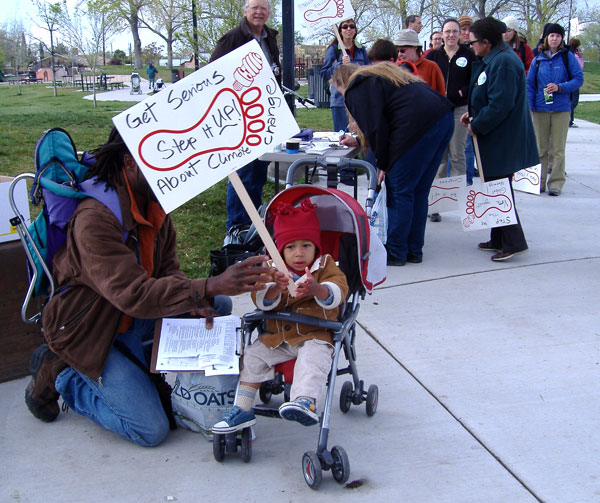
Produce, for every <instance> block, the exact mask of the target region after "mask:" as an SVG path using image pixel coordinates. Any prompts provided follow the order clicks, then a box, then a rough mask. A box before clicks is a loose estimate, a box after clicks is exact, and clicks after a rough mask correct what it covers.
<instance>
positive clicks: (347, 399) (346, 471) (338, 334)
mask: <svg viewBox="0 0 600 503" xmlns="http://www.w3.org/2000/svg"><path fill="white" fill-rule="evenodd" d="M310 167H323V168H326V169H327V171H328V173H330V176H329V177H328V178H329V179H328V187H331V188H334V190H335V191H336V193H337V192H339V191H337V190H336V189H335V185H336V184H335V183H334V182H333V179H332V176H331V173H332V171H334V170H335V171H336V172H337V169H339V168H341V167H345V168H346V167H351V168H354V169H355V170H357V169H359V168H362V169H365V170H366V171H367V174H368V176H369V190H368V195H367V202H366V205H365V206H366V214H367V217H368V216H369V215H370V212H371V209H372V206H373V201H374V199H375V187H376V183H377V179H376V171H375V168H373V166H371V165H370V164H369V163H367V162H364V161H358V160H347V159H344V160H341V159H337V158H323V157H321V158H311V157H309V158H302V159H298V160H297V161H295V162H294V163H293V164H292V165H291V166H290V167H289V169H288V173H287V178H286V190H287V189H290V188H292V186H293V180H294V175H295V172H296V170H297V169H300V168H310ZM303 187H305V188H313V189H314V186H312V185H306V186H295V187H294V189H301V188H303ZM328 190H329V189H328ZM280 194H283V192H282V193H280ZM311 195H314V194H311ZM344 196H347V195H346V194H344ZM277 197H278V196H277V195H276V196H275V198H274V199H273V201H275V200H277ZM308 197H310V195H309V196H308ZM347 197H350V196H347ZM350 199H351V198H350ZM273 201H272V202H271V203H270V204H269V206H270V205H271V204H272V203H273ZM267 213H268V208H267ZM358 253H359V255H358V256H359V260H360V259H361V257H360V253H361V250H360V249H359V250H358ZM344 272H345V273H346V274H347V273H348V272H347V271H344ZM360 279H361V282H362V284H360V286H359V287H354V288H351V290H350V291H351V294H350V296H349V298H348V299H346V300H345V302H344V304H343V306H344V307H345V309H344V310H343V312H342V313H341V319H340V321H328V320H324V319H321V318H316V317H312V316H307V315H303V314H297V313H289V312H265V311H260V310H256V311H254V312H252V313H248V314H246V315H244V316H243V317H242V320H243V339H244V344H249V343H250V338H251V336H252V333H253V332H254V331H255V330H260V327H261V325H262V324H263V322H264V321H266V320H280V321H286V322H290V323H302V324H306V325H312V326H315V327H319V328H324V329H326V330H329V331H331V335H332V339H333V343H334V349H335V352H334V355H333V360H332V365H331V369H330V372H329V376H328V380H327V381H328V383H327V392H326V396H325V406H324V408H323V412H322V413H321V415H320V423H321V428H320V430H319V438H318V443H317V449H316V451H307V452H305V453H304V455H303V457H302V472H303V475H304V479H305V481H306V483H307V485H308V486H309V487H310V488H311V489H318V488H319V486H320V485H321V482H322V471H323V470H326V471H327V470H331V472H332V475H333V477H334V479H335V480H336V482H338V483H340V484H343V483H345V482H346V481H347V480H348V478H349V476H350V462H349V459H348V455H347V454H346V451H345V450H344V449H343V448H342V447H341V446H339V445H336V446H334V447H332V448H331V450H328V448H327V444H328V440H329V430H330V420H331V408H332V405H333V402H334V393H335V381H336V377H337V376H340V375H344V374H351V375H352V381H347V382H345V383H344V384H343V386H342V389H341V393H340V401H339V405H340V410H341V411H342V412H343V413H346V412H348V411H349V410H350V406H351V405H361V404H362V403H363V402H366V412H367V415H368V416H373V415H374V414H375V412H376V411H377V403H378V395H379V390H378V387H377V386H376V385H374V384H373V385H370V386H369V388H368V391H365V385H364V382H363V381H362V380H361V379H360V378H359V376H358V370H357V366H356V351H355V348H354V340H355V336H356V319H357V316H358V312H359V308H360V304H359V298H361V299H364V297H365V294H366V289H365V286H364V277H363V276H362V275H361V278H360ZM342 348H343V351H344V355H345V357H346V359H347V360H348V365H347V366H346V367H344V368H338V365H339V360H340V353H341V351H342ZM266 395H267V397H266V398H267V400H266V401H267V402H268V399H270V395H271V393H270V392H269V393H267V394H266ZM261 400H263V402H264V401H265V400H264V396H263V392H262V388H261ZM254 412H255V414H256V415H261V416H267V417H277V418H279V417H280V416H279V412H278V409H277V408H273V407H268V406H266V405H255V406H254ZM239 433H240V432H234V433H229V434H214V435H213V454H214V456H215V459H216V460H217V461H223V459H224V454H225V452H228V453H232V452H236V450H237V447H238V446H240V447H241V456H242V459H243V460H244V461H246V462H248V461H250V459H251V457H252V444H251V437H252V434H251V432H250V428H245V429H244V430H242V432H241V435H240V434H239Z"/></svg>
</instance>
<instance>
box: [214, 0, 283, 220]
mask: <svg viewBox="0 0 600 503" xmlns="http://www.w3.org/2000/svg"><path fill="white" fill-rule="evenodd" d="M270 13H271V8H270V6H269V2H268V1H267V0H246V3H245V5H244V17H243V19H242V21H241V22H240V24H239V25H238V26H236V27H235V28H234V29H233V30H230V31H228V32H227V33H225V35H223V36H222V37H221V39H220V40H219V41H218V42H217V46H216V47H215V50H214V51H213V53H212V56H211V57H210V61H211V62H213V61H214V60H216V59H219V58H220V57H221V56H223V55H225V54H227V53H229V52H231V51H233V50H234V49H237V48H238V47H241V46H242V45H244V44H246V43H247V42H250V41H251V40H256V41H257V42H258V43H259V45H260V47H261V49H262V52H263V53H264V55H265V58H266V60H267V62H268V64H269V66H270V67H271V69H272V70H273V73H274V74H275V77H276V78H277V81H278V82H279V83H280V84H281V65H280V63H279V47H278V46H277V31H276V30H274V29H272V28H269V27H268V26H267V24H266V23H267V21H268V20H269V15H270ZM268 166H269V164H268V163H267V162H265V161H259V160H258V159H256V160H255V161H252V162H251V163H249V164H246V166H244V167H243V168H240V169H239V170H238V175H239V176H240V178H241V180H242V183H243V184H244V187H246V190H247V191H248V194H249V195H250V199H252V202H253V203H254V206H256V208H258V207H259V206H260V205H261V203H262V191H263V187H264V185H265V183H266V181H267V168H268ZM249 226H250V217H249V216H248V214H247V213H246V210H245V209H244V205H243V204H242V202H241V201H240V199H239V197H238V196H237V193H236V192H235V190H234V188H233V187H232V185H231V183H229V184H228V185H227V230H228V231H229V229H231V228H232V227H238V228H244V227H249Z"/></svg>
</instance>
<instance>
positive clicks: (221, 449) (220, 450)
mask: <svg viewBox="0 0 600 503" xmlns="http://www.w3.org/2000/svg"><path fill="white" fill-rule="evenodd" d="M213 456H214V457H215V460H216V461H218V462H219V463H220V462H221V461H223V459H225V435H220V434H219V433H213Z"/></svg>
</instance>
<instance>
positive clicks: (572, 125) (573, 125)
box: [569, 122, 579, 127]
mask: <svg viewBox="0 0 600 503" xmlns="http://www.w3.org/2000/svg"><path fill="white" fill-rule="evenodd" d="M569 127H579V126H578V125H577V124H575V123H574V122H571V124H569Z"/></svg>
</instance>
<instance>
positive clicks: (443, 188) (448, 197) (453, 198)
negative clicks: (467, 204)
mask: <svg viewBox="0 0 600 503" xmlns="http://www.w3.org/2000/svg"><path fill="white" fill-rule="evenodd" d="M431 188H432V189H437V190H441V191H443V192H447V191H449V190H456V189H458V187H441V186H440V185H432V186H431ZM444 199H450V201H454V202H456V201H458V199H457V198H456V197H452V196H441V197H440V198H438V199H436V200H435V201H432V202H431V203H429V206H433V205H434V204H436V203H439V202H440V201H442V200H444Z"/></svg>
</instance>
